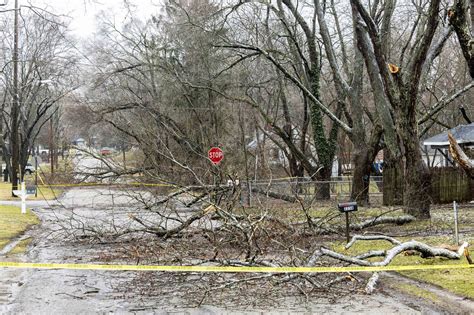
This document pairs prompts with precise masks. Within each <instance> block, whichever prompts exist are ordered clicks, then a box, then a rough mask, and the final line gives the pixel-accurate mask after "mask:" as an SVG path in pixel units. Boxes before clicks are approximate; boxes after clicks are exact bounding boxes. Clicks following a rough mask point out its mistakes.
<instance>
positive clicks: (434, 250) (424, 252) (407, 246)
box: [321, 240, 469, 266]
mask: <svg viewBox="0 0 474 315" xmlns="http://www.w3.org/2000/svg"><path fill="white" fill-rule="evenodd" d="M468 246H469V244H468V243H467V242H464V244H462V245H461V246H460V247H459V249H458V251H457V252H456V251H451V250H448V249H445V248H439V247H432V246H429V245H427V244H424V243H421V242H418V241H413V240H412V241H409V242H405V243H401V244H399V245H397V246H395V247H393V248H392V249H390V250H387V251H385V255H383V256H385V258H384V260H382V261H377V262H370V261H366V260H364V259H367V258H369V257H374V256H373V255H369V253H370V252H369V253H367V254H362V255H359V256H357V257H351V256H347V255H344V254H340V253H337V252H335V251H332V250H330V249H328V248H325V247H321V253H322V254H323V255H325V256H328V257H331V258H334V259H338V260H341V261H344V262H348V263H351V264H355V265H360V266H386V265H388V264H389V263H390V262H391V261H392V260H393V259H394V258H395V257H396V256H397V255H398V254H401V253H403V252H405V251H417V252H419V253H420V254H421V257H423V258H427V257H445V258H448V259H461V257H462V256H463V254H464V249H465V248H467V247H468ZM373 253H377V252H372V254H373ZM378 253H381V252H378ZM360 257H363V258H360Z"/></svg>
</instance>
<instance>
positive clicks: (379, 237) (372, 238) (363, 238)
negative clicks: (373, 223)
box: [345, 235, 401, 249]
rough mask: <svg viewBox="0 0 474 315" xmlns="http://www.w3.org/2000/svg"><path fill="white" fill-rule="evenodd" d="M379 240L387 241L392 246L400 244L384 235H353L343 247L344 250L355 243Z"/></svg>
mask: <svg viewBox="0 0 474 315" xmlns="http://www.w3.org/2000/svg"><path fill="white" fill-rule="evenodd" d="M379 240H384V241H388V242H390V243H392V244H395V245H399V244H401V242H400V241H399V240H397V239H394V238H393V237H390V236H386V235H354V236H353V237H352V239H351V241H350V242H349V243H347V245H346V246H345V249H349V248H351V246H352V245H354V243H355V242H356V241H379Z"/></svg>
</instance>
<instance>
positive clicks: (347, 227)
mask: <svg viewBox="0 0 474 315" xmlns="http://www.w3.org/2000/svg"><path fill="white" fill-rule="evenodd" d="M349 227H350V224H349V212H346V240H347V243H349V242H350V241H351V236H350V235H349Z"/></svg>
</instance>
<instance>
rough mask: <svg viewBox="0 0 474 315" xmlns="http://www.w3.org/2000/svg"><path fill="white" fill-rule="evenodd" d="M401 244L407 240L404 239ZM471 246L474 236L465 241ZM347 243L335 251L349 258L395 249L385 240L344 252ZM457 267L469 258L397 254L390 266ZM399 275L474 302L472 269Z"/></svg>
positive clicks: (434, 241)
mask: <svg viewBox="0 0 474 315" xmlns="http://www.w3.org/2000/svg"><path fill="white" fill-rule="evenodd" d="M399 240H400V241H408V240H410V239H408V238H401V239H399ZM415 240H417V241H420V242H424V243H427V244H429V245H432V246H439V245H441V244H452V238H449V237H446V236H444V237H420V238H416V239H415ZM465 241H468V242H469V243H470V244H472V243H473V241H474V237H470V238H468V239H465ZM344 245H345V243H336V244H334V246H333V249H334V250H335V251H337V252H340V253H344V254H346V255H350V256H355V255H357V254H362V253H365V252H368V251H369V250H386V249H390V248H392V247H393V246H392V244H390V243H389V242H386V241H357V242H356V243H355V245H353V246H352V247H351V248H350V249H348V250H345V249H344ZM380 260H382V258H372V259H371V261H380ZM441 264H443V265H457V264H467V260H466V258H465V257H464V256H463V257H462V259H460V260H451V259H445V258H438V257H436V258H421V257H420V256H417V255H412V256H405V255H403V254H400V255H398V256H397V257H396V258H395V259H394V260H393V261H392V262H391V263H390V265H393V266H402V265H403V266H406V265H441ZM400 274H402V275H405V276H407V277H410V278H412V279H416V280H421V281H425V282H429V283H432V284H434V285H437V286H440V287H442V288H445V289H447V290H448V291H451V292H453V293H457V294H460V295H463V296H466V297H469V298H471V299H474V272H473V270H472V269H447V270H416V271H403V272H400Z"/></svg>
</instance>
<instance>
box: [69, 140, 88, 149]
mask: <svg viewBox="0 0 474 315" xmlns="http://www.w3.org/2000/svg"><path fill="white" fill-rule="evenodd" d="M72 144H73V145H75V146H77V147H79V148H84V147H85V146H86V140H84V139H83V138H77V139H76V140H74V141H73V142H72Z"/></svg>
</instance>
